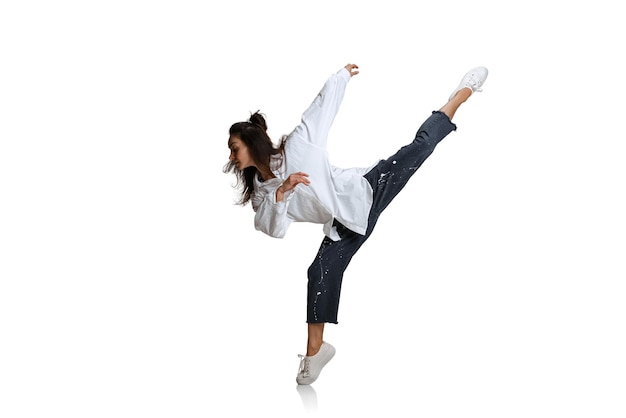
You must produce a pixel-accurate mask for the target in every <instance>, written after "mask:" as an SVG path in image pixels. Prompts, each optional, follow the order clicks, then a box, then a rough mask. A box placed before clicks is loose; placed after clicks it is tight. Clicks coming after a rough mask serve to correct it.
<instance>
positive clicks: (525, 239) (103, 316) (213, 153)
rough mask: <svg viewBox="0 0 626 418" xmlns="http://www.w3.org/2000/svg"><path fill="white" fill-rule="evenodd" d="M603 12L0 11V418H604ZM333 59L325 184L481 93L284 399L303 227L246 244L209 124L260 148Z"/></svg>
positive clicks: (291, 371)
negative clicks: (324, 352) (254, 140)
mask: <svg viewBox="0 0 626 418" xmlns="http://www.w3.org/2000/svg"><path fill="white" fill-rule="evenodd" d="M617 7H618V2H609V1H602V0H600V1H595V2H593V3H587V2H585V3H583V2H579V1H573V2H569V3H564V2H551V1H527V2H523V3H519V4H516V5H512V4H509V3H507V2H500V3H499V4H496V2H486V1H483V2H481V1H475V2H471V1H447V2H401V1H395V0H390V1H385V2H367V1H362V2H345V1H338V0H335V1H326V0H324V1H316V2H306V3H305V2H299V1H290V2H289V1H272V0H269V1H265V2H261V1H254V2H253V1H225V2H203V1H176V2H173V1H171V2H168V1H137V0H126V1H107V2H80V1H73V2H72V1H57V2H43V1H40V2H37V1H5V2H3V3H2V5H1V6H0V60H1V65H0V112H1V113H0V140H1V143H0V199H1V205H0V250H1V253H0V257H1V259H0V274H1V277H0V279H1V285H0V393H2V395H1V398H0V415H1V416H2V417H4V418H13V417H35V416H36V417H44V416H46V417H47V416H63V417H144V416H145V417H148V416H149V417H213V416H257V415H258V416H281V417H282V416H285V417H293V416H300V415H306V414H314V413H316V412H317V414H318V415H320V416H358V414H362V413H366V412H367V413H370V414H383V413H385V414H387V415H386V416H426V417H460V416H464V417H465V416H476V417H481V418H485V417H529V416H532V417H560V416H568V417H574V416H575V417H599V416H601V417H605V418H608V417H623V416H624V414H626V403H625V401H624V393H625V390H626V380H625V377H624V376H626V358H625V356H624V353H625V352H626V336H625V325H626V306H625V303H624V300H625V297H626V285H625V284H624V280H625V279H626V268H625V267H624V250H625V249H626V243H625V238H624V234H625V232H626V221H625V220H624V218H625V217H624V213H626V203H624V180H625V179H626V168H624V152H625V151H626V146H625V145H624V140H625V139H626V138H625V135H624V131H623V126H622V125H623V120H624V112H623V109H624V105H623V98H624V95H625V94H626V89H625V87H624V84H625V83H624V74H625V73H626V71H625V70H626V67H625V65H624V63H623V47H624V45H623V39H624V38H625V35H626V33H625V30H624V29H623V28H624V22H623V14H622V13H621V12H618V9H617ZM348 62H354V63H357V64H358V65H359V66H360V69H361V74H359V75H358V76H357V77H355V78H353V79H352V80H351V81H350V84H349V86H348V89H347V93H346V98H345V100H344V102H343V105H342V109H341V110H340V112H339V115H338V116H337V119H336V121H335V124H334V126H333V129H332V131H331V137H330V150H329V151H330V155H331V160H332V162H333V163H334V164H335V165H338V166H344V167H349V166H368V165H370V164H371V163H372V162H374V161H375V160H377V159H378V158H384V157H387V156H388V155H390V154H391V153H393V152H395V150H396V149H397V148H398V147H400V146H402V145H404V144H405V143H406V142H408V141H410V139H412V137H413V135H414V132H415V130H416V129H417V127H418V126H419V124H420V123H421V122H422V121H423V120H424V119H425V118H426V117H427V116H428V115H429V114H430V112H431V110H433V109H435V108H438V107H439V106H441V105H442V104H443V103H444V102H445V100H446V99H447V98H448V95H449V94H450V93H451V91H452V90H453V89H454V88H455V87H456V85H457V83H458V82H459V80H460V78H461V77H462V75H463V74H464V73H465V72H466V71H467V70H468V69H470V68H472V67H475V66H478V65H484V66H486V67H488V68H489V70H490V75H489V78H488V80H487V82H486V84H485V86H484V92H483V93H479V94H475V95H474V96H473V97H472V98H471V99H470V100H469V101H468V102H467V103H466V104H465V105H463V107H462V108H461V109H460V110H459V112H458V113H457V116H456V117H455V119H454V121H455V122H456V123H457V125H458V130H457V131H456V132H453V133H452V134H450V135H449V136H448V138H446V140H445V141H444V142H443V143H442V144H441V145H440V147H439V148H438V149H437V150H436V152H435V153H434V154H433V156H432V157H431V159H429V160H428V161H427V162H426V163H425V164H424V165H423V166H422V168H421V169H420V171H419V172H418V173H417V175H416V176H415V177H414V178H413V179H412V181H411V183H409V185H408V186H407V187H406V189H405V190H404V191H403V192H402V194H401V195H400V196H399V197H398V198H397V200H396V201H394V203H393V204H392V205H391V206H390V207H389V208H388V211H387V212H385V214H383V217H382V218H381V219H380V222H379V224H378V226H377V230H376V232H375V233H374V235H373V236H372V239H371V240H370V241H368V243H367V244H366V245H365V246H364V247H363V248H362V251H361V252H359V254H358V255H357V256H356V257H355V258H354V260H353V263H352V264H351V266H350V268H349V270H348V272H347V273H346V277H345V281H344V287H343V294H342V303H341V307H340V313H339V322H340V323H339V325H329V326H327V330H326V339H327V340H328V341H329V342H331V343H333V344H334V345H335V347H336V348H337V355H336V357H335V359H333V361H332V362H331V363H329V365H328V366H327V368H326V369H325V370H324V372H323V373H322V376H321V377H320V379H319V380H318V382H316V383H315V384H314V386H313V387H312V388H310V389H311V390H312V391H311V392H309V393H300V392H298V391H297V390H296V384H295V375H296V370H297V367H298V358H297V356H296V354H297V353H302V352H303V351H304V350H305V345H306V324H305V312H306V306H305V305H306V300H305V294H306V268H307V267H308V265H309V263H310V262H311V261H312V259H313V257H314V255H315V252H316V250H317V247H318V245H319V243H320V241H321V239H322V231H321V226H319V225H306V224H297V225H294V226H293V227H292V228H291V229H290V231H289V233H288V235H287V237H286V238H285V239H283V240H276V239H273V238H270V237H267V236H265V235H263V234H262V233H260V232H257V231H255V230H254V227H253V212H252V209H251V208H250V207H249V206H246V207H239V206H236V205H235V204H234V201H235V198H236V194H235V191H234V190H233V188H232V187H231V186H232V184H233V181H234V178H233V177H232V176H231V175H226V174H224V173H223V172H222V167H223V165H224V163H225V162H226V161H227V157H228V150H227V147H226V141H227V132H228V128H229V126H230V125H231V124H232V123H234V122H237V121H240V120H245V119H246V118H247V117H248V116H249V114H250V112H253V111H256V110H258V109H260V110H261V111H262V112H264V113H265V114H266V115H267V119H268V123H269V126H270V135H271V136H272V137H273V138H274V139H275V140H278V139H279V137H280V136H281V135H283V134H287V133H289V132H290V131H291V130H292V129H293V127H294V126H295V125H296V124H297V123H298V122H299V117H300V114H301V112H302V111H303V110H304V109H305V108H306V107H307V106H308V104H309V103H310V101H311V100H312V99H313V98H314V97H315V95H316V94H317V92H318V91H319V89H320V88H321V86H322V85H323V83H324V81H325V80H326V78H327V77H328V76H329V75H330V74H332V73H334V72H335V71H337V70H339V69H340V68H341V67H342V66H343V65H345V64H347V63H348Z"/></svg>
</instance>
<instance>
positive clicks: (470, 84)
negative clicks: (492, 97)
mask: <svg viewBox="0 0 626 418" xmlns="http://www.w3.org/2000/svg"><path fill="white" fill-rule="evenodd" d="M479 82H480V79H479V78H478V76H477V75H476V74H472V75H471V76H470V79H469V80H467V83H465V84H467V86H468V87H469V88H471V89H472V91H483V90H482V89H480V88H478V87H477V86H478V83H479Z"/></svg>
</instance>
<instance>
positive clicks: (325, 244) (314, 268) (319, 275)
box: [307, 111, 456, 324]
mask: <svg viewBox="0 0 626 418" xmlns="http://www.w3.org/2000/svg"><path fill="white" fill-rule="evenodd" d="M454 130H456V125H455V124H453V123H452V122H451V121H450V119H449V118H448V116H446V115H445V114H444V113H442V112H439V111H435V112H433V113H432V115H431V116H430V117H429V118H428V119H426V121H424V123H423V124H422V126H421V127H420V128H419V130H418V131H417V134H416V135H415V139H414V140H413V141H412V142H411V143H410V144H408V145H405V146H404V147H402V148H400V150H398V152H396V153H395V154H394V155H392V156H391V157H389V158H387V159H386V160H381V161H380V162H379V163H378V164H377V165H376V166H375V167H374V168H373V169H372V170H370V171H369V172H368V173H367V174H365V176H364V177H365V178H366V179H367V181H368V182H369V183H370V185H371V186H372V190H373V192H374V196H373V198H374V200H373V204H372V208H371V210H370V214H369V220H368V226H367V231H366V233H365V235H360V234H357V233H356V232H353V231H351V230H350V229H348V228H346V227H345V226H343V225H342V224H341V223H339V222H337V221H336V220H335V227H336V228H337V232H338V233H339V236H340V237H341V240H339V241H333V240H331V239H330V238H328V237H324V240H323V241H322V244H321V245H320V248H319V250H318V253H317V255H316V257H315V260H314V261H313V263H312V264H311V266H310V267H309V269H308V279H309V281H308V290H307V322H308V323H324V322H328V323H335V324H336V323H337V314H338V311H339V297H340V293H341V283H342V280H343V274H344V272H345V270H346V268H347V267H348V264H349V263H350V260H351V259H352V257H353V256H354V254H356V252H357V251H358V249H359V248H360V247H361V245H363V243H364V242H365V241H366V240H367V239H368V238H369V236H370V235H371V233H372V231H373V230H374V226H376V222H377V221H378V217H379V216H380V214H381V213H382V212H383V210H385V208H386V207H387V206H388V205H389V203H391V201H392V200H393V199H394V197H396V196H397V194H398V193H399V192H400V190H402V189H403V188H404V186H405V185H406V184H407V182H408V180H409V179H410V178H411V176H412V175H413V174H415V172H416V171H417V169H418V168H419V167H420V166H421V165H422V163H423V162H424V161H425V160H426V159H427V158H428V157H429V156H430V154H432V152H433V151H434V150H435V147H436V146H437V144H439V142H441V140H442V139H443V138H445V137H446V136H447V135H448V134H449V133H450V132H452V131H454Z"/></svg>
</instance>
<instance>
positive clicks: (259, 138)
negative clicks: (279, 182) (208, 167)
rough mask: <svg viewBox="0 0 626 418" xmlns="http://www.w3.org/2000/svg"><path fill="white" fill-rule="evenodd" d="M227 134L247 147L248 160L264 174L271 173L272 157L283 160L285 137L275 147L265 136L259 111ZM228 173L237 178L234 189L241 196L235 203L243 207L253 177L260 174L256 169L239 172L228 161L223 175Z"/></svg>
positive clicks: (250, 188)
mask: <svg viewBox="0 0 626 418" xmlns="http://www.w3.org/2000/svg"><path fill="white" fill-rule="evenodd" d="M228 133H229V135H230V136H231V137H232V136H235V137H237V138H239V139H241V141H242V142H243V143H244V144H245V145H246V147H248V152H249V154H250V158H252V160H253V161H254V163H255V165H257V166H258V167H262V169H263V171H265V172H269V171H271V169H270V160H271V158H272V156H276V155H280V156H281V157H283V158H284V150H285V142H286V139H287V137H286V136H283V137H282V139H281V142H280V145H279V146H278V147H276V146H275V145H274V143H273V142H272V140H271V138H270V137H269V136H268V135H267V123H266V121H265V116H264V115H263V114H262V113H259V111H256V112H254V113H253V114H252V115H251V116H250V119H248V120H247V121H246V122H237V123H234V124H233V125H232V126H231V127H230V130H229V131H228ZM230 172H232V173H234V174H235V177H237V183H236V184H235V187H236V188H238V189H240V190H241V196H240V198H239V201H238V202H237V203H238V204H240V205H245V204H246V203H248V201H250V197H251V196H252V192H253V191H254V176H258V175H259V174H260V172H259V170H258V169H257V168H256V167H247V168H245V169H243V170H239V169H238V168H237V167H236V166H235V164H234V163H233V162H232V161H229V162H228V163H226V165H225V166H224V173H230ZM265 180H267V179H265Z"/></svg>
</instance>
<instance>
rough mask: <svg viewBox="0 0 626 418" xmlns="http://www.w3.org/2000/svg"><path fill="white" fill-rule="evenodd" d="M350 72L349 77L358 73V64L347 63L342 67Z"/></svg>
mask: <svg viewBox="0 0 626 418" xmlns="http://www.w3.org/2000/svg"><path fill="white" fill-rule="evenodd" d="M344 68H345V69H346V70H348V72H349V73H350V77H354V76H355V75H357V74H358V73H359V66H358V65H356V64H348V65H346V66H345V67H344Z"/></svg>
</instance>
